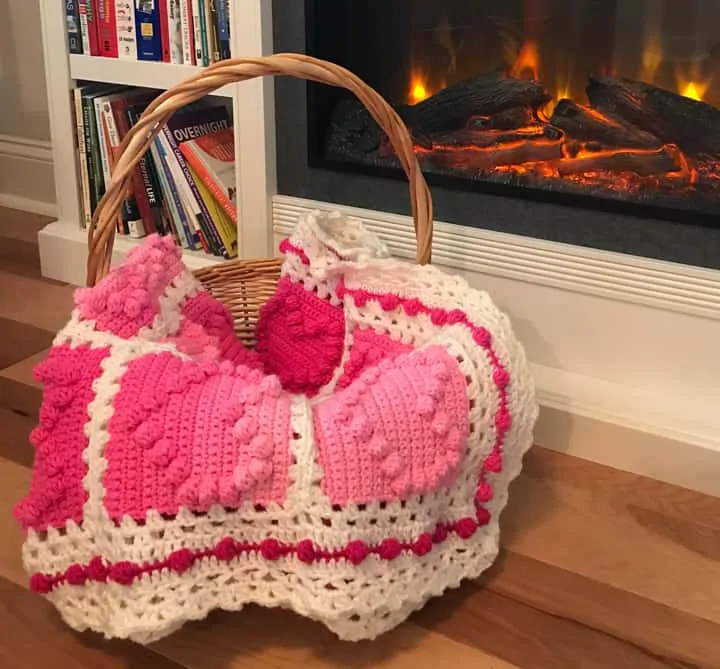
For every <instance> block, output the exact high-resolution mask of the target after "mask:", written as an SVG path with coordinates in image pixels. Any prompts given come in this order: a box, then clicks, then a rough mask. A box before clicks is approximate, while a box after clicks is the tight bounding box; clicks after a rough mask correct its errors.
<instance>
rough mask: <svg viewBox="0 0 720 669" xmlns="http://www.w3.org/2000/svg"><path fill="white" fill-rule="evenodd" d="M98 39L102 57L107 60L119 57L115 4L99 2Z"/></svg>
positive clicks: (112, 2) (105, 1) (104, 1)
mask: <svg viewBox="0 0 720 669" xmlns="http://www.w3.org/2000/svg"><path fill="white" fill-rule="evenodd" d="M97 9H98V13H97V21H98V37H99V41H100V55H101V56H105V57H106V58H117V57H118V39H117V24H116V22H115V2H114V1H113V0H97Z"/></svg>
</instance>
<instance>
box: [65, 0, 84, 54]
mask: <svg viewBox="0 0 720 669" xmlns="http://www.w3.org/2000/svg"><path fill="white" fill-rule="evenodd" d="M65 30H66V32H67V36H68V49H69V50H70V53H82V52H83V48H82V33H81V32H80V3H79V2H78V0H65Z"/></svg>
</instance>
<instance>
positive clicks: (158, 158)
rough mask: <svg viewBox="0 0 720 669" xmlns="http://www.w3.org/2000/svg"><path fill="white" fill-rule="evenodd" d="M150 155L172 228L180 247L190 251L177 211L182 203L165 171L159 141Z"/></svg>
mask: <svg viewBox="0 0 720 669" xmlns="http://www.w3.org/2000/svg"><path fill="white" fill-rule="evenodd" d="M150 153H151V155H152V157H153V163H154V164H155V167H156V175H157V178H158V183H159V184H160V191H161V192H162V194H163V203H164V207H165V210H166V213H167V218H168V221H169V222H170V227H171V229H172V230H173V231H174V233H175V237H176V239H177V240H178V243H179V244H180V246H182V247H183V248H186V249H189V248H191V247H190V243H189V241H188V239H187V237H186V236H185V231H184V229H183V227H182V225H181V222H180V214H179V212H178V210H177V206H178V205H179V204H180V201H179V199H177V200H176V198H175V196H174V195H173V190H172V188H171V187H170V184H169V183H168V180H167V172H166V169H165V165H164V164H163V158H162V154H161V151H160V142H159V141H158V140H157V139H156V140H155V141H154V142H153V144H152V146H151V149H150Z"/></svg>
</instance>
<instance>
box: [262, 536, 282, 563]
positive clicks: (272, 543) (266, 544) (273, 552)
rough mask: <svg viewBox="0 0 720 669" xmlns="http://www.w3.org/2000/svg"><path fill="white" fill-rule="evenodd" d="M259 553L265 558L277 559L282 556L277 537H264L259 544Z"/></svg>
mask: <svg viewBox="0 0 720 669" xmlns="http://www.w3.org/2000/svg"><path fill="white" fill-rule="evenodd" d="M260 553H261V554H262V556H263V557H264V558H265V559H266V560H277V559H279V558H280V557H282V554H283V549H282V546H281V545H280V542H279V541H278V540H277V539H265V540H263V542H262V543H261V544H260Z"/></svg>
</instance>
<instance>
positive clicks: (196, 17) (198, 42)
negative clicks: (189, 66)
mask: <svg viewBox="0 0 720 669" xmlns="http://www.w3.org/2000/svg"><path fill="white" fill-rule="evenodd" d="M188 1H189V2H192V25H193V43H194V46H195V48H194V53H193V57H194V58H195V62H196V63H197V64H198V65H201V64H202V62H203V36H202V20H201V19H200V7H201V5H202V2H203V0H188Z"/></svg>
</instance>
